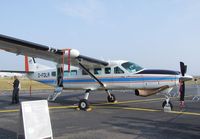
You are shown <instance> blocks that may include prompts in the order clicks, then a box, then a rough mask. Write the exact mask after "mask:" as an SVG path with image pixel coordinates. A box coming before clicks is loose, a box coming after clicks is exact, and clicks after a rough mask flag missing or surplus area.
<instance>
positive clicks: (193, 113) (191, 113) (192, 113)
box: [169, 111, 200, 116]
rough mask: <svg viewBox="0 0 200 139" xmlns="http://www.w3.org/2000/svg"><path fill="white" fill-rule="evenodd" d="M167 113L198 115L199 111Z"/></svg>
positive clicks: (199, 114)
mask: <svg viewBox="0 0 200 139" xmlns="http://www.w3.org/2000/svg"><path fill="white" fill-rule="evenodd" d="M169 113H174V114H184V115H194V116H200V113H196V112H182V111H171V112H169Z"/></svg>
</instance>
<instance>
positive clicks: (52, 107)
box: [49, 106, 78, 109]
mask: <svg viewBox="0 0 200 139" xmlns="http://www.w3.org/2000/svg"><path fill="white" fill-rule="evenodd" d="M77 107H78V106H50V107H49V109H71V108H77Z"/></svg>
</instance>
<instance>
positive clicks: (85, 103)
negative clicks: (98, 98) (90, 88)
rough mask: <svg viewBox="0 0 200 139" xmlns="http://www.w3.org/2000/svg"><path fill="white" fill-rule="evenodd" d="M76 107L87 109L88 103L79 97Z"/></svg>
mask: <svg viewBox="0 0 200 139" xmlns="http://www.w3.org/2000/svg"><path fill="white" fill-rule="evenodd" d="M78 107H79V108H80V110H87V109H88V108H89V103H88V101H87V100H86V99H81V100H80V101H79V105H78Z"/></svg>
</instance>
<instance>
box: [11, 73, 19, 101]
mask: <svg viewBox="0 0 200 139" xmlns="http://www.w3.org/2000/svg"><path fill="white" fill-rule="evenodd" d="M8 83H9V84H11V85H13V92H12V102H11V104H18V103H19V89H20V81H19V79H18V78H17V76H14V82H13V83H10V82H8Z"/></svg>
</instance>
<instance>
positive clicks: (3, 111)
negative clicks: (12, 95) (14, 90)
mask: <svg viewBox="0 0 200 139" xmlns="http://www.w3.org/2000/svg"><path fill="white" fill-rule="evenodd" d="M11 112H19V109H13V110H0V113H11Z"/></svg>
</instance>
